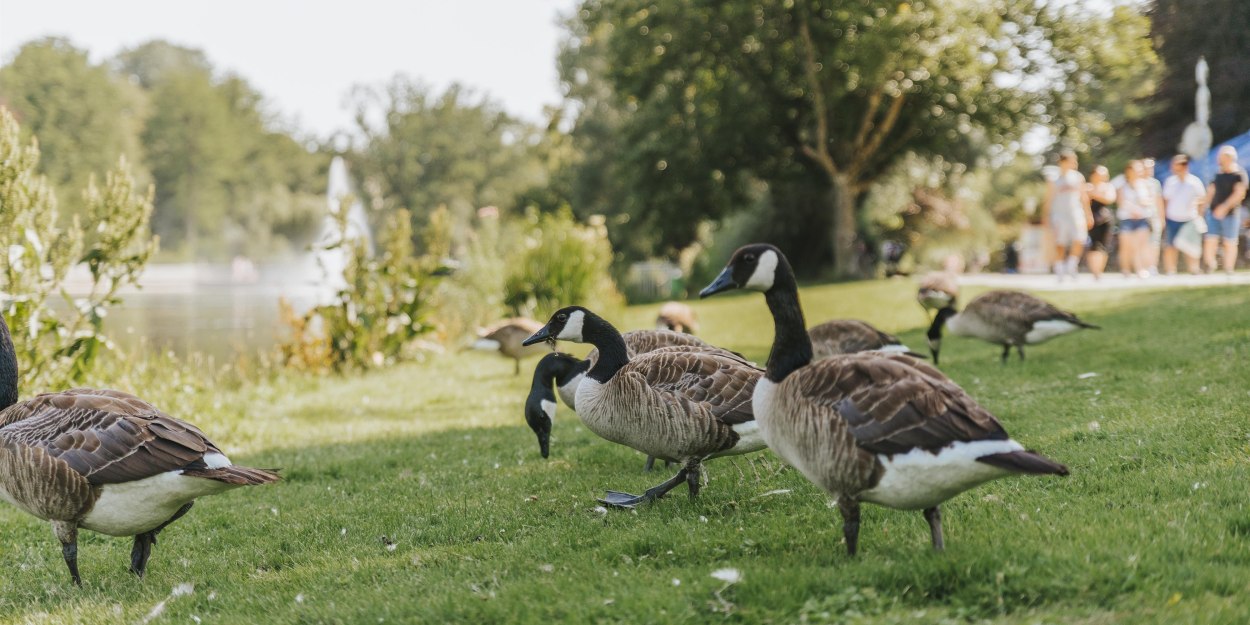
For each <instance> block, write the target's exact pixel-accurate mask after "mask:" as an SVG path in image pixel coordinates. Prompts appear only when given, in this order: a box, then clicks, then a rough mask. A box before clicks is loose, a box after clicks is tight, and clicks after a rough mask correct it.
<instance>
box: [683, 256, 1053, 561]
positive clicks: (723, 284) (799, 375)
mask: <svg viewBox="0 0 1250 625" xmlns="http://www.w3.org/2000/svg"><path fill="white" fill-rule="evenodd" d="M736 288H742V289H747V290H752V291H759V292H762V293H764V298H765V300H766V301H767V302H768V308H769V310H770V311H771V312H772V315H773V322H774V325H775V329H776V335H775V337H774V339H773V347H772V352H771V353H770V354H769V357H768V368H767V370H766V371H765V373H764V379H762V380H760V381H759V382H758V383H757V384H756V386H755V393H754V398H753V402H752V403H753V406H754V411H755V416H756V418H757V419H758V421H759V428H760V433H761V434H762V435H763V437H764V440H765V441H767V442H768V446H769V447H771V448H772V449H773V451H775V452H776V453H777V455H779V456H781V458H782V459H784V460H785V461H786V462H788V463H789V464H791V465H792V466H794V467H795V468H797V469H798V470H799V471H800V472H802V473H803V475H805V476H806V477H807V479H809V480H811V481H812V482H814V483H815V484H817V485H818V486H820V487H822V488H824V489H825V490H826V491H827V492H828V493H829V494H831V495H832V496H833V497H834V498H835V499H836V500H837V505H838V510H839V511H840V512H841V514H842V519H843V526H842V529H843V534H844V536H845V538H846V548H847V552H848V553H849V554H851V555H854V554H855V553H856V550H857V548H858V540H859V519H860V511H859V507H860V502H865V501H867V502H872V503H876V504H879V505H883V506H886V507H890V508H896V509H900V510H923V511H924V517H925V519H926V520H927V521H928V522H929V528H930V536H931V540H932V542H933V547H934V549H939V550H940V549H942V547H943V537H942V517H941V512H940V511H939V509H938V506H939V505H940V504H941V503H942V502H944V501H946V500H947V499H950V498H951V497H954V496H955V495H957V494H959V493H961V492H963V491H965V490H968V489H970V488H972V487H974V486H977V485H978V484H981V483H984V482H987V481H989V480H992V479H995V478H1000V477H1005V476H1007V475H1011V474H1014V473H1035V474H1054V475H1067V473H1068V469H1067V468H1066V467H1064V466H1063V465H1061V464H1059V463H1057V462H1055V461H1053V460H1050V459H1048V458H1046V457H1044V456H1042V455H1040V454H1037V453H1035V452H1032V451H1028V450H1026V449H1025V448H1024V447H1023V446H1022V445H1020V443H1017V442H1016V441H1014V440H1012V439H1011V438H1009V437H1008V436H1007V432H1006V431H1004V430H1003V427H1002V425H1001V424H999V422H998V420H997V419H995V418H994V416H993V415H991V414H990V413H989V412H987V411H986V410H985V409H984V408H982V407H981V406H979V405H977V403H976V401H974V400H973V399H972V398H971V397H969V396H968V394H967V393H965V392H964V391H963V389H961V388H959V386H957V385H956V384H955V383H954V382H952V381H950V380H949V379H947V378H946V376H944V375H942V373H941V372H940V371H938V370H937V369H935V368H933V367H930V366H929V365H928V364H926V363H924V362H921V361H918V360H916V359H914V358H910V357H908V356H901V355H896V354H878V353H872V352H863V353H858V354H849V355H843V356H834V357H832V358H829V359H827V360H821V361H816V362H812V343H811V340H810V339H809V338H808V335H807V332H806V331H805V330H804V324H803V310H802V308H801V307H800V305H799V295H798V287H797V285H796V283H795V281H794V273H793V271H792V270H791V269H790V263H789V261H787V260H786V258H785V256H783V255H782V254H781V251H780V250H778V249H777V248H775V247H773V246H771V245H767V244H755V245H748V246H745V247H742V248H740V249H739V250H738V251H737V252H735V253H734V255H733V258H732V259H730V261H729V264H728V265H727V266H726V267H725V269H724V271H722V272H721V274H720V276H719V277H717V278H716V280H715V281H714V282H713V283H712V284H710V285H709V286H708V287H707V288H705V289H703V291H702V292H701V293H700V296H702V297H707V296H709V295H713V294H715V293H720V292H722V291H728V290H730V289H736Z"/></svg>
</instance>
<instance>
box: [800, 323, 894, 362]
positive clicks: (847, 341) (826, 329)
mask: <svg viewBox="0 0 1250 625" xmlns="http://www.w3.org/2000/svg"><path fill="white" fill-rule="evenodd" d="M807 335H808V336H809V337H811V339H812V354H813V358H815V359H816V360H822V359H824V358H828V357H830V356H836V355H838V354H853V353H855V352H866V351H877V352H893V353H898V354H907V355H909V356H917V355H918V354H914V353H912V351H911V350H910V349H908V347H907V346H906V345H903V344H902V342H901V341H899V340H898V337H897V336H894V335H892V334H886V333H885V332H882V331H881V330H878V329H876V328H874V327H872V325H870V324H868V323H866V322H863V321H859V320H858V319H833V320H830V321H826V322H824V323H822V324H820V325H817V326H812V328H811V329H810V330H808V331H807Z"/></svg>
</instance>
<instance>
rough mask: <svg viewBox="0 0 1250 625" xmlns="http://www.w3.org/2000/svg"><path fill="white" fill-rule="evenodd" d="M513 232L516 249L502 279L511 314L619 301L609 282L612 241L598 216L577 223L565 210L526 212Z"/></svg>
mask: <svg viewBox="0 0 1250 625" xmlns="http://www.w3.org/2000/svg"><path fill="white" fill-rule="evenodd" d="M517 236H518V237H520V243H521V245H520V248H521V250H520V252H519V255H518V258H517V259H516V261H515V262H514V263H510V264H509V266H508V277H507V279H506V280H505V281H504V304H505V305H506V306H507V307H508V308H509V309H510V310H511V311H512V312H513V313H514V314H518V315H526V316H533V317H535V318H539V319H541V318H544V317H545V316H546V315H550V314H551V313H553V312H555V311H556V310H557V309H559V308H560V307H561V306H568V305H570V304H579V305H583V306H586V307H588V308H591V309H593V310H598V311H604V310H612V309H616V308H619V307H620V306H621V305H622V304H623V303H624V300H623V298H622V297H621V294H620V292H619V291H618V290H617V288H616V283H615V282H614V281H613V280H612V274H611V265H612V244H611V243H610V242H609V241H608V230H607V227H606V226H605V225H604V220H603V218H602V217H592V218H591V220H590V223H588V224H582V223H580V222H578V221H577V220H576V219H575V218H574V217H573V213H572V211H570V210H568V209H567V208H565V209H562V210H559V211H556V212H553V213H538V212H537V211H533V210H530V211H527V212H526V214H525V218H524V221H523V222H521V223H520V228H519V231H518V233H517Z"/></svg>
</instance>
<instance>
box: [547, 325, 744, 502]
mask: <svg viewBox="0 0 1250 625" xmlns="http://www.w3.org/2000/svg"><path fill="white" fill-rule="evenodd" d="M557 339H559V340H565V341H573V342H576V343H590V344H592V345H594V346H595V348H596V349H597V350H598V352H599V359H598V360H597V361H595V363H594V365H593V366H591V367H590V368H589V370H587V371H586V377H585V378H584V379H582V380H581V382H580V383H579V384H578V386H577V395H576V399H575V404H576V410H577V416H578V417H580V418H581V420H582V422H583V423H585V424H586V427H587V428H589V429H590V431H592V432H594V433H595V434H598V435H599V436H601V437H603V438H606V439H608V440H610V441H612V442H614V443H620V444H622V445H626V446H629V447H632V448H634V449H637V450H638V451H641V452H643V453H645V454H647V455H648V456H654V457H656V458H662V459H664V460H671V461H674V462H678V463H680V464H681V465H682V468H681V470H680V471H678V473H677V475H675V476H674V477H673V478H672V479H669V480H667V481H665V482H664V483H662V484H659V485H658V486H655V487H653V488H650V489H648V490H647V491H646V492H645V493H644V494H642V495H640V496H638V495H630V494H628V493H621V492H616V491H608V494H607V496H606V497H605V498H604V499H601V500H600V501H601V502H602V503H604V504H607V505H612V506H617V507H625V508H631V507H634V506H636V505H638V504H640V503H644V502H649V501H652V500H655V499H658V498H660V497H662V496H664V494H665V493H667V492H669V491H670V490H672V489H674V488H676V487H677V486H678V485H680V484H681V483H682V482H685V483H686V485H687V487H688V488H689V489H690V496H691V497H695V496H697V495H698V493H699V486H700V483H699V477H700V471H701V465H702V462H703V461H704V460H707V459H708V458H714V457H718V456H726V455H733V454H742V453H748V452H752V451H758V450H760V449H763V448H764V443H763V441H762V440H760V438H759V436H758V428H757V427H756V424H755V416H754V414H753V413H752V412H751V392H752V390H753V389H754V388H755V382H756V381H757V380H758V379H759V377H760V373H761V371H760V370H759V369H756V368H755V367H752V366H750V365H749V364H747V363H746V362H745V361H743V360H742V359H741V358H737V357H732V356H724V355H720V354H715V353H707V352H698V351H690V350H677V349H665V350H658V351H656V352H652V353H648V354H641V355H639V356H637V357H635V358H632V359H631V358H630V357H629V351H628V349H627V348H626V345H625V339H624V338H623V337H622V336H621V333H620V332H618V331H617V330H616V328H614V327H612V324H610V323H608V322H607V321H605V320H604V319H603V318H602V317H600V316H598V315H596V314H594V313H593V312H590V311H589V310H587V309H585V308H582V307H580V306H570V307H567V308H562V309H560V310H558V311H556V313H555V314H554V315H552V317H551V320H550V321H548V322H547V325H545V326H543V328H542V329H541V330H539V331H538V332H537V333H535V334H534V336H531V337H530V338H528V339H526V340H525V343H526V344H527V345H533V344H535V343H539V342H542V341H555V340H557Z"/></svg>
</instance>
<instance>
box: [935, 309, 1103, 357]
mask: <svg viewBox="0 0 1250 625" xmlns="http://www.w3.org/2000/svg"><path fill="white" fill-rule="evenodd" d="M943 327H945V328H947V329H949V330H950V331H951V334H955V335H958V336H971V337H975V338H978V339H981V340H983V341H988V342H990V343H995V344H998V345H1002V346H1003V355H1002V362H1003V364H1007V357H1008V356H1010V355H1011V348H1012V346H1015V348H1016V351H1017V352H1018V353H1019V354H1020V360H1024V346H1025V345H1036V344H1037V343H1045V342H1046V341H1049V340H1050V339H1053V338H1055V337H1056V336H1063V335H1065V334H1070V333H1072V332H1076V331H1077V330H1081V329H1083V328H1089V329H1091V330H1097V329H1099V328H1098V326H1096V325H1094V324H1092V323H1086V322H1084V321H1081V320H1080V319H1078V318H1077V316H1076V315H1075V314H1073V313H1070V312H1068V311H1066V310H1060V309H1058V308H1055V307H1054V306H1053V305H1052V304H1050V303H1049V302H1046V301H1044V300H1041V299H1038V298H1036V297H1033V296H1032V295H1029V294H1028V293H1021V292H1019V291H988V292H986V293H982V294H981V295H979V296H977V297H976V298H974V299H973V300H972V301H971V302H968V305H967V306H966V307H965V308H964V309H963V311H962V312H955V307H954V306H953V305H949V306H946V307H944V308H942V309H940V310H938V312H937V315H936V316H935V317H933V325H931V326H929V333H928V337H929V351H931V352H932V353H933V364H935V365H936V364H938V353H939V352H940V351H941V349H942V328H943Z"/></svg>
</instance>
